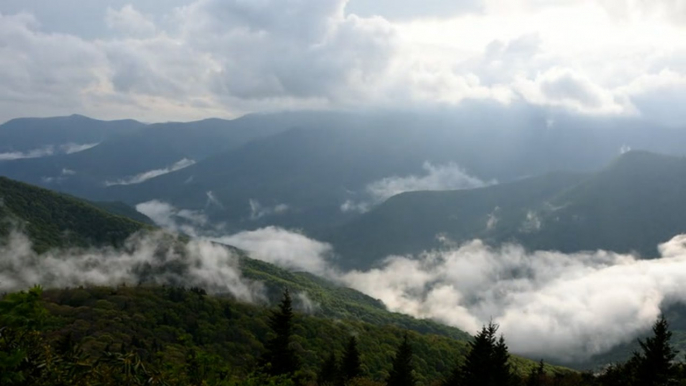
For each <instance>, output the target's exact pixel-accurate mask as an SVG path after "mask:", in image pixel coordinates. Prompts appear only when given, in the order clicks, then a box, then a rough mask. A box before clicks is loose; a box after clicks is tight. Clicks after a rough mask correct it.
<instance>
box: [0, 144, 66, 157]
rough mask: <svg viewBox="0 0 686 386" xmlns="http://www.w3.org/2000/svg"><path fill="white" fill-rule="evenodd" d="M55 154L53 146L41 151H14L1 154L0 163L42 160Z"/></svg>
mask: <svg viewBox="0 0 686 386" xmlns="http://www.w3.org/2000/svg"><path fill="white" fill-rule="evenodd" d="M54 152H55V150H54V148H53V146H46V147H42V148H39V149H33V150H29V151H25V152H21V151H12V152H6V153H0V161H13V160H17V159H24V158H40V157H47V156H51V155H53V154H54Z"/></svg>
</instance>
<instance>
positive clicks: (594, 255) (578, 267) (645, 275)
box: [343, 235, 686, 360]
mask: <svg viewBox="0 0 686 386" xmlns="http://www.w3.org/2000/svg"><path fill="white" fill-rule="evenodd" d="M659 248H660V252H661V258H659V259H654V260H638V259H636V258H635V257H634V256H630V255H620V254H615V253H612V252H603V251H598V252H588V253H576V254H562V253H559V252H543V251H539V252H533V253H527V252H526V251H525V250H524V248H522V247H520V246H515V245H507V246H503V247H502V248H499V249H494V248H490V247H487V246H485V245H484V244H483V243H482V242H480V241H472V242H469V243H466V244H464V245H462V246H461V247H459V248H456V249H452V250H449V251H442V252H431V253H426V254H424V255H422V256H419V257H418V258H417V259H413V258H409V257H389V258H388V259H387V261H386V262H385V264H384V265H383V266H382V267H381V268H378V269H373V270H370V271H368V272H356V271H353V272H350V273H348V274H346V275H344V276H343V280H344V281H345V282H346V283H348V284H349V285H351V286H352V287H353V288H356V289H358V290H360V291H362V292H365V293H367V294H368V295H370V296H373V297H376V298H379V299H381V300H382V301H383V302H384V303H385V304H386V305H387V306H388V307H389V309H390V310H392V311H398V312H403V313H408V314H410V315H414V316H417V317H422V318H432V319H437V320H439V321H442V322H445V323H448V324H451V325H453V326H457V327H460V328H463V329H466V330H467V331H471V332H474V331H476V330H478V328H479V327H480V326H481V325H482V323H485V322H488V321H489V320H491V319H492V320H493V321H494V322H496V323H498V324H500V325H501V327H502V331H503V333H504V334H505V336H506V338H507V340H508V344H509V345H510V347H511V348H512V350H513V351H514V352H517V353H520V354H526V355H530V356H541V355H548V356H554V357H557V358H558V359H563V360H575V359H583V358H587V357H588V356H589V355H591V354H596V353H601V352H604V351H607V350H608V349H610V348H612V347H614V346H615V345H617V344H619V343H623V342H627V341H629V340H631V339H633V338H634V337H635V336H636V335H638V334H639V333H641V332H643V331H645V330H646V329H647V328H648V327H649V326H650V325H651V324H652V323H653V322H654V320H655V319H656V318H657V317H658V316H659V314H660V307H661V306H663V305H669V304H671V303H673V302H685V301H686V297H685V296H684V293H686V291H685V290H686V288H685V286H686V284H684V283H686V235H682V236H677V237H675V238H673V239H672V240H670V241H669V242H667V243H665V244H662V245H661V246H660V247H659ZM607 326H613V328H611V329H608V328H607Z"/></svg>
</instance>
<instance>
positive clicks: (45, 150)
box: [0, 143, 98, 161]
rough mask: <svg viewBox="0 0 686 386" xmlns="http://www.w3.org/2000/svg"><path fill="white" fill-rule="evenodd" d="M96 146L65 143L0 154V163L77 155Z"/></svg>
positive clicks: (95, 144) (93, 144)
mask: <svg viewBox="0 0 686 386" xmlns="http://www.w3.org/2000/svg"><path fill="white" fill-rule="evenodd" d="M97 145H98V143H84V144H78V143H65V144H63V145H47V146H43V147H40V148H37V149H32V150H27V151H10V152H5V153H0V161H13V160H17V159H24V158H41V157H48V156H51V155H55V154H73V153H78V152H80V151H84V150H88V149H90V148H92V147H95V146H97Z"/></svg>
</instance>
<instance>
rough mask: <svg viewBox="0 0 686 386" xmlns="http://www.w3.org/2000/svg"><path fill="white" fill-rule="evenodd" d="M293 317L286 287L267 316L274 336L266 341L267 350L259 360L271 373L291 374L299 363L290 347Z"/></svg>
mask: <svg viewBox="0 0 686 386" xmlns="http://www.w3.org/2000/svg"><path fill="white" fill-rule="evenodd" d="M293 317H294V315H293V307H292V302H291V295H290V293H289V291H288V289H286V290H284V292H283V299H282V300H281V303H280V304H279V307H278V308H277V310H275V311H274V312H273V313H272V315H271V316H270V317H269V327H270V328H271V329H272V332H273V333H274V337H273V338H271V339H270V340H269V341H267V344H266V345H265V347H266V349H267V352H266V353H265V354H264V355H263V357H262V361H261V364H262V365H263V366H265V368H266V370H267V372H268V373H269V374H271V375H283V374H293V373H295V372H296V371H297V370H298V367H299V365H300V361H299V360H298V358H297V356H296V353H295V350H293V349H292V348H291V347H290V342H291V335H292V333H293Z"/></svg>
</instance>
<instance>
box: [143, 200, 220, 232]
mask: <svg viewBox="0 0 686 386" xmlns="http://www.w3.org/2000/svg"><path fill="white" fill-rule="evenodd" d="M136 210H137V211H139V212H140V213H143V214H144V215H146V216H148V217H149V218H150V219H151V220H152V221H154V222H155V224H157V225H159V226H161V227H163V228H165V229H169V230H172V231H175V232H182V233H185V234H187V235H190V236H197V235H198V234H199V232H200V231H201V230H202V229H204V228H206V227H207V226H208V225H209V220H208V218H207V216H206V215H205V213H204V212H200V211H194V210H189V209H177V208H175V207H174V206H172V205H170V204H167V203H166V202H162V201H158V200H152V201H147V202H142V203H140V204H138V205H136Z"/></svg>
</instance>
